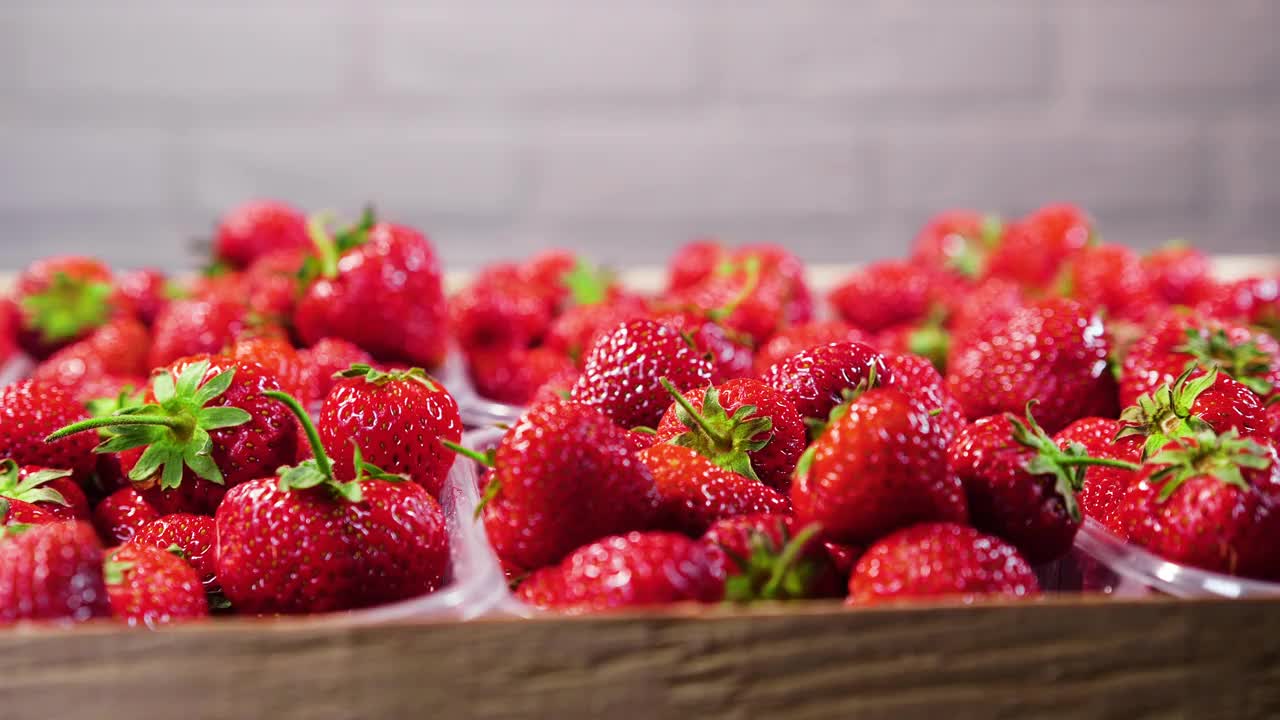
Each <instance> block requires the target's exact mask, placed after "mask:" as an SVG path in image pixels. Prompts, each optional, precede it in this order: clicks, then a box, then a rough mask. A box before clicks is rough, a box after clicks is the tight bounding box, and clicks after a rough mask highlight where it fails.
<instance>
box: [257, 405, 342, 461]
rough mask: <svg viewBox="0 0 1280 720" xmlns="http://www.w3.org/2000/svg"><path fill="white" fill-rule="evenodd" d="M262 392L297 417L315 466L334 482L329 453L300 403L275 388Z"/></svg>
mask: <svg viewBox="0 0 1280 720" xmlns="http://www.w3.org/2000/svg"><path fill="white" fill-rule="evenodd" d="M262 394H263V395H266V396H267V397H269V398H271V399H272V400H275V401H276V402H279V403H281V404H282V405H284V406H285V407H287V408H289V411H290V412H292V413H293V415H294V417H296V418H298V423H299V424H300V425H302V431H303V432H305V433H306V434H307V442H308V443H309V444H310V445H311V453H312V455H314V456H315V461H316V467H317V468H318V469H319V470H320V472H321V474H323V475H324V476H325V478H326V479H327V480H329V481H330V482H336V480H335V479H334V477H333V463H332V462H331V461H330V460H329V454H328V453H326V452H325V451H324V443H322V442H320V433H319V431H317V430H316V426H315V423H313V422H311V417H310V416H309V415H307V411H306V410H305V409H303V407H302V404H301V403H299V402H298V401H297V400H296V399H294V397H293V396H292V395H290V394H288V393H282V392H279V391H277V390H267V391H266V392H264V393H262Z"/></svg>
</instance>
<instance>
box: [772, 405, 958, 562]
mask: <svg viewBox="0 0 1280 720" xmlns="http://www.w3.org/2000/svg"><path fill="white" fill-rule="evenodd" d="M832 415H833V420H832V422H831V423H830V424H829V425H828V426H827V428H826V430H825V432H824V433H823V434H822V435H821V436H820V437H819V438H818V439H817V440H816V441H815V442H814V443H813V444H812V445H811V446H810V447H809V449H808V450H807V451H805V454H804V456H802V457H801V459H800V463H799V465H798V466H797V467H796V476H795V480H794V481H793V482H792V485H791V502H792V504H793V505H794V507H795V515H796V521H797V522H799V523H801V524H802V525H808V524H809V523H815V522H816V523H818V524H820V525H821V526H822V531H823V538H824V539H826V540H830V541H833V542H838V543H854V544H859V543H866V542H871V541H873V540H875V539H877V538H879V537H881V536H883V535H884V534H885V533H888V532H890V531H892V530H895V529H897V528H900V527H904V526H906V525H910V524H912V523H916V522H928V521H952V522H964V521H965V519H966V518H967V517H968V512H967V509H966V507H965V497H964V488H963V487H962V486H961V484H960V480H959V478H957V477H956V476H955V474H954V473H952V472H951V471H950V470H949V469H948V468H947V465H946V445H947V443H946V438H945V437H944V436H943V434H942V432H941V429H940V426H939V424H938V421H937V420H936V419H935V418H934V417H933V416H931V415H930V412H929V410H928V409H926V408H922V407H920V405H919V404H918V403H917V402H915V401H914V400H912V399H911V398H910V397H908V396H907V395H906V394H904V393H902V392H901V391H898V390H893V389H885V388H881V389H873V390H870V391H868V392H866V393H865V394H863V395H862V396H861V397H858V398H857V399H856V400H853V401H852V402H851V403H849V404H848V405H842V406H840V408H839V410H837V411H836V412H834V413H833V414H832Z"/></svg>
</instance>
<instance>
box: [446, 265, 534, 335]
mask: <svg viewBox="0 0 1280 720" xmlns="http://www.w3.org/2000/svg"><path fill="white" fill-rule="evenodd" d="M515 274H516V271H515V269H514V268H513V269H512V270H511V275H513V276H514V275H515ZM491 277H492V276H491ZM552 310H553V308H552V306H551V305H550V304H549V303H548V302H547V301H546V300H545V299H544V298H543V297H542V296H541V295H539V294H538V291H537V290H536V289H535V288H533V287H530V286H529V285H528V284H527V283H522V282H520V281H519V280H518V279H516V278H514V277H509V278H502V279H501V280H499V279H497V278H492V279H485V280H481V281H477V282H474V283H472V284H471V285H470V286H468V287H466V288H463V289H462V290H461V291H460V292H458V293H457V294H456V295H454V296H453V297H452V298H450V299H449V316H450V321H451V323H452V327H453V334H454V337H455V338H456V340H457V343H458V346H459V347H461V348H462V349H463V350H464V351H468V352H469V351H478V350H512V349H518V348H526V347H530V346H532V345H534V344H536V343H537V342H538V341H539V340H541V339H542V336H543V335H545V334H546V332H547V329H548V327H549V326H550V324H551V316H552Z"/></svg>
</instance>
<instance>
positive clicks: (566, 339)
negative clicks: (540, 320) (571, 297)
mask: <svg viewBox="0 0 1280 720" xmlns="http://www.w3.org/2000/svg"><path fill="white" fill-rule="evenodd" d="M648 314H649V310H648V307H647V306H646V304H645V302H644V301H643V300H641V299H640V298H639V297H635V296H631V295H620V296H618V297H616V298H612V299H610V300H607V301H606V302H602V303H595V304H589V305H573V306H571V307H569V308H567V309H566V310H565V311H564V312H563V313H561V314H560V315H559V316H558V317H556V318H555V319H554V320H552V321H551V325H550V327H548V328H547V334H546V337H545V338H543V347H545V348H547V349H548V350H553V351H555V352H559V353H561V354H564V355H567V356H568V357H569V359H570V360H572V361H573V363H574V364H575V365H577V366H579V367H581V366H582V363H583V362H585V361H586V359H587V358H586V355H587V350H589V349H590V348H591V347H592V346H593V345H595V343H596V340H597V339H598V338H599V337H600V335H602V334H604V333H607V332H608V331H610V330H612V329H613V328H614V327H616V326H618V325H620V324H622V323H625V322H630V321H632V320H639V319H641V318H644V317H647V315H648Z"/></svg>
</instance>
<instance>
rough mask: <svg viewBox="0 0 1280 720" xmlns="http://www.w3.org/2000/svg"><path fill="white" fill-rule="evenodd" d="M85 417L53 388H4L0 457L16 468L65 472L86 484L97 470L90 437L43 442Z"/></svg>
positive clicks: (32, 383) (26, 384)
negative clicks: (43, 468) (31, 467)
mask: <svg viewBox="0 0 1280 720" xmlns="http://www.w3.org/2000/svg"><path fill="white" fill-rule="evenodd" d="M86 417H88V413H86V412H85V410H84V406H82V405H80V404H79V403H77V402H76V401H75V400H73V399H72V398H71V397H70V396H69V395H68V394H67V393H66V392H65V391H64V390H63V389H62V388H59V387H57V386H55V385H49V384H47V383H42V382H40V381H38V380H21V381H19V382H16V383H13V384H11V385H6V386H4V387H3V388H0V457H4V458H9V459H10V460H13V461H14V462H16V463H18V464H19V465H38V466H40V467H49V468H66V469H69V470H71V471H72V473H74V475H75V477H76V479H77V480H81V481H84V480H87V479H88V477H89V475H90V474H91V473H93V471H94V468H95V467H96V466H97V459H96V458H95V457H94V455H93V446H94V439H93V437H91V436H88V435H85V436H81V437H71V438H66V439H63V440H58V441H57V442H46V441H45V436H47V435H48V434H49V433H51V432H53V431H54V430H57V429H58V428H60V427H62V426H64V425H67V424H69V423H73V422H76V421H78V420H82V419H84V418H86Z"/></svg>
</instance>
